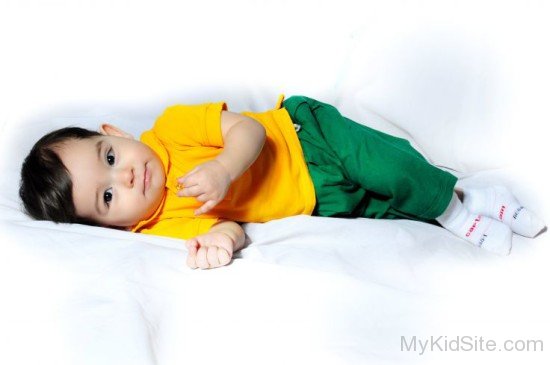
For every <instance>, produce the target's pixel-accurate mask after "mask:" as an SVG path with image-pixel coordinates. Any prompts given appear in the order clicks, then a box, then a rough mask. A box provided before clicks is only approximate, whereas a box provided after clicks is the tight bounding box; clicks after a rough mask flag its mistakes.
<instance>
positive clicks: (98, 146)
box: [95, 140, 103, 215]
mask: <svg viewBox="0 0 550 365" xmlns="http://www.w3.org/2000/svg"><path fill="white" fill-rule="evenodd" d="M102 146H103V141H102V140H99V141H97V142H96V144H95V148H96V150H97V161H98V162H101V147H102ZM95 210H96V212H97V215H102V214H101V211H100V210H99V187H96V189H95Z"/></svg>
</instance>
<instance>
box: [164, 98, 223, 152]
mask: <svg viewBox="0 0 550 365" xmlns="http://www.w3.org/2000/svg"><path fill="white" fill-rule="evenodd" d="M222 110H227V105H226V103H225V102H218V103H207V104H198V105H173V106H170V107H168V108H166V110H165V111H164V113H162V115H161V116H160V117H158V118H157V120H156V122H155V125H154V126H153V132H154V133H155V134H156V135H157V137H158V138H159V139H160V140H161V141H163V142H165V143H166V142H168V143H171V144H176V145H181V146H189V147H195V146H212V147H223V137H222V127H221V112H222Z"/></svg>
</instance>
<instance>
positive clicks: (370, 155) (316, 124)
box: [283, 96, 458, 224]
mask: <svg viewBox="0 0 550 365" xmlns="http://www.w3.org/2000/svg"><path fill="white" fill-rule="evenodd" d="M283 105H284V107H285V109H286V110H287V111H288V113H289V114H290V117H291V119H292V121H293V122H294V123H295V124H298V125H299V126H300V129H299V131H298V139H299V140H300V142H301V145H302V149H303V151H304V157H305V160H306V163H307V166H308V169H309V172H310V174H311V178H312V180H313V185H314V187H315V195H316V198H317V204H316V206H315V209H314V211H313V215H318V216H325V217H365V218H386V219H402V218H405V219H413V220H420V221H425V222H429V223H433V224H437V222H436V221H435V220H434V218H436V217H438V216H440V215H441V214H442V213H443V211H444V210H445V208H447V206H448V205H449V202H450V200H451V197H452V194H453V188H454V186H455V184H456V182H457V180H458V179H457V177H456V176H454V175H452V174H450V173H449V172H446V171H444V170H441V169H439V168H437V167H435V166H433V165H432V164H430V163H429V162H428V161H427V160H426V159H425V158H424V157H423V156H422V155H421V154H420V153H419V152H418V151H416V150H415V149H414V148H413V147H412V146H411V144H410V143H409V141H407V140H406V139H403V138H398V137H395V136H391V135H389V134H386V133H383V132H380V131H378V130H375V129H372V128H369V127H367V126H364V125H362V124H359V123H356V122H354V121H352V120H350V119H348V118H346V117H344V116H342V115H341V114H340V113H339V112H338V110H337V109H336V108H335V107H333V106H331V105H328V104H325V103H322V102H320V101H317V100H314V99H311V98H308V97H304V96H292V97H290V98H288V99H287V100H285V101H284V103H283Z"/></svg>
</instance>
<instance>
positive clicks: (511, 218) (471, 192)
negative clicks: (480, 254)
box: [463, 186, 545, 238]
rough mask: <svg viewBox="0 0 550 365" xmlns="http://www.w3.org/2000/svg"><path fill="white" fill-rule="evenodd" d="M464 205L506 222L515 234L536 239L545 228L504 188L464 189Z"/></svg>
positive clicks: (542, 223) (473, 210) (472, 210)
mask: <svg viewBox="0 0 550 365" xmlns="http://www.w3.org/2000/svg"><path fill="white" fill-rule="evenodd" d="M463 190H464V205H465V206H466V208H467V209H468V210H469V211H471V212H475V213H479V214H483V215H487V216H489V217H492V218H495V219H498V220H499V221H501V222H504V223H505V224H506V225H508V226H509V227H510V228H512V231H513V232H514V233H517V234H520V235H522V236H525V237H531V238H532V237H535V236H536V235H537V233H539V232H540V231H542V230H543V229H544V227H545V224H544V222H543V221H542V220H541V219H539V218H538V217H537V216H536V215H535V214H534V213H533V212H531V211H530V210H528V209H527V208H525V207H524V206H522V205H521V204H520V203H519V202H518V201H517V199H516V198H515V196H514V195H513V194H512V193H511V192H510V190H508V189H507V188H506V187H504V186H490V187H486V188H464V189H463Z"/></svg>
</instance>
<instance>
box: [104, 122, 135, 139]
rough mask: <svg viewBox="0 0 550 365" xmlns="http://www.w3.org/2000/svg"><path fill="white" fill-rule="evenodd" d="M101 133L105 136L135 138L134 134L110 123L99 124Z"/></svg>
mask: <svg viewBox="0 0 550 365" xmlns="http://www.w3.org/2000/svg"><path fill="white" fill-rule="evenodd" d="M99 133H101V134H103V135H104V136H115V137H123V138H129V139H134V136H132V135H131V134H130V133H126V132H124V131H123V130H122V129H120V128H118V127H115V126H114V125H112V124H108V123H103V124H101V125H100V126H99Z"/></svg>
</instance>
